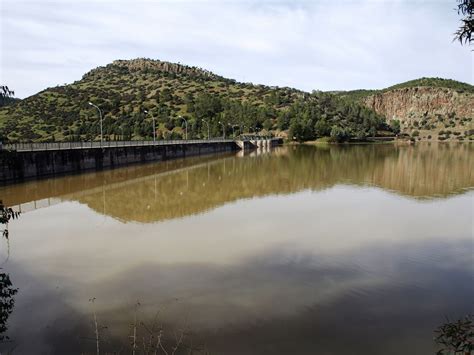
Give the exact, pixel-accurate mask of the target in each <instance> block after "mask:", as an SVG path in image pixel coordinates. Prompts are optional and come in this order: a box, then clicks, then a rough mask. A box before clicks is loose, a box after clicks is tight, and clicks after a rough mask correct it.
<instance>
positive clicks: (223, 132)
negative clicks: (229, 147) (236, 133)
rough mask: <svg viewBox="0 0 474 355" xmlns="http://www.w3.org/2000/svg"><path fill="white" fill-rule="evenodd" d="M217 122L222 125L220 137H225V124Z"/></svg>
mask: <svg viewBox="0 0 474 355" xmlns="http://www.w3.org/2000/svg"><path fill="white" fill-rule="evenodd" d="M219 124H221V125H222V138H223V139H225V126H224V124H223V123H222V122H221V121H219Z"/></svg>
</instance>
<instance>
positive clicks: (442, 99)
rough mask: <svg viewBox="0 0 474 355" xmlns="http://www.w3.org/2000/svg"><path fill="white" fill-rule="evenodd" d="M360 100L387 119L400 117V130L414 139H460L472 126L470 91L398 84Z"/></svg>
mask: <svg viewBox="0 0 474 355" xmlns="http://www.w3.org/2000/svg"><path fill="white" fill-rule="evenodd" d="M363 103H364V104H365V105H366V106H367V107H369V108H371V109H373V110H374V111H376V112H377V113H379V114H381V115H383V116H385V117H386V119H387V121H388V123H390V121H391V120H398V121H400V125H401V132H402V133H406V134H409V135H411V136H415V137H418V139H423V138H426V139H428V136H431V138H429V139H436V138H438V137H441V140H446V139H451V140H453V139H457V140H462V139H461V138H462V137H464V136H469V135H471V133H470V131H471V130H472V129H473V122H472V120H473V117H474V94H472V93H471V92H466V91H463V90H454V89H448V88H439V87H409V88H401V89H394V90H388V91H383V92H379V93H376V94H373V95H370V96H368V97H366V98H364V99H363ZM446 131H448V134H446ZM440 133H441V134H440ZM460 137H461V138H460Z"/></svg>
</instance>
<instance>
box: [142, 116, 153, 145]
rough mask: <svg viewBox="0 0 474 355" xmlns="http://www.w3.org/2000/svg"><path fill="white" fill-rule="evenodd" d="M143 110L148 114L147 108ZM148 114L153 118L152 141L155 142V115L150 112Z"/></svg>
mask: <svg viewBox="0 0 474 355" xmlns="http://www.w3.org/2000/svg"><path fill="white" fill-rule="evenodd" d="M143 112H145V114H147V115H148V111H147V110H143ZM150 116H151V118H152V119H153V142H156V129H155V116H153V115H152V114H151V113H150Z"/></svg>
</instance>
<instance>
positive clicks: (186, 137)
mask: <svg viewBox="0 0 474 355" xmlns="http://www.w3.org/2000/svg"><path fill="white" fill-rule="evenodd" d="M178 117H179V118H181V119H182V120H183V121H184V123H185V125H186V126H185V127H186V128H185V131H184V139H186V140H188V121H186V118H184V117H183V116H178Z"/></svg>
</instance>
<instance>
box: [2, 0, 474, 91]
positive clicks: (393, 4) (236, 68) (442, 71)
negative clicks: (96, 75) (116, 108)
mask: <svg viewBox="0 0 474 355" xmlns="http://www.w3.org/2000/svg"><path fill="white" fill-rule="evenodd" d="M455 8H456V1H455V0H431V1H425V0H350V1H349V0H345V1H335V0H313V1H298V0H295V1H289V0H285V1H284V0H282V1H278V0H273V1H255V0H242V1H236V0H234V1H225V0H224V1H222V0H221V1H216V0H214V1H211V0H209V1H203V0H194V1H189V0H187V1H181V0H175V1H171V0H168V1H159V0H138V1H133V0H96V1H91V0H82V1H78V0H0V22H1V24H0V49H1V53H0V85H7V86H9V87H10V89H13V90H14V91H15V94H16V96H17V97H20V98H25V97H28V96H30V95H33V94H35V93H37V92H38V91H41V90H43V89H45V88H47V87H53V86H56V85H63V84H65V83H71V82H73V81H75V80H79V79H81V77H82V75H83V74H84V73H86V72H88V71H89V70H91V69H93V68H95V67H97V66H103V65H107V64H108V63H111V62H112V61H113V60H115V59H133V58H139V57H144V58H152V59H160V60H166V61H171V62H180V63H182V64H187V65H192V66H199V67H202V68H205V69H208V70H211V71H212V72H214V73H216V74H219V75H222V76H224V77H228V78H233V79H236V80H238V81H244V82H252V83H255V84H266V85H278V86H289V87H295V88H298V89H302V90H306V91H312V90H351V89H360V88H364V89H377V88H384V87H387V86H390V85H393V84H396V83H399V82H403V81H407V80H411V79H416V78H419V77H443V78H449V79H455V80H459V81H463V82H468V83H471V84H473V83H474V78H473V70H474V57H473V55H474V52H473V51H472V47H468V46H461V45H460V44H459V42H453V33H454V32H455V31H456V30H457V28H458V27H459V24H460V16H459V15H458V14H457V12H456V11H455Z"/></svg>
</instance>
